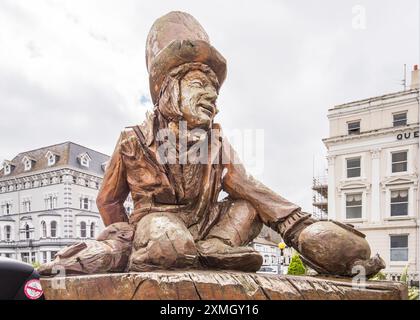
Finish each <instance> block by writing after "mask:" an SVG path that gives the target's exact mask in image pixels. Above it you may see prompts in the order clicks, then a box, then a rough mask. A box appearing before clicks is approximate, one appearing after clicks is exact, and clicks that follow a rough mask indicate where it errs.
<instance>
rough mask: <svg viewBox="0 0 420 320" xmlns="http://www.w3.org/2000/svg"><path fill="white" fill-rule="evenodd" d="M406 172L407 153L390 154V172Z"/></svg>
mask: <svg viewBox="0 0 420 320" xmlns="http://www.w3.org/2000/svg"><path fill="white" fill-rule="evenodd" d="M405 171H407V151H402V152H394V153H392V172H393V173H394V172H405Z"/></svg>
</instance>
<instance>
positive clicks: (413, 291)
mask: <svg viewBox="0 0 420 320" xmlns="http://www.w3.org/2000/svg"><path fill="white" fill-rule="evenodd" d="M408 300H419V288H416V287H409V288H408Z"/></svg>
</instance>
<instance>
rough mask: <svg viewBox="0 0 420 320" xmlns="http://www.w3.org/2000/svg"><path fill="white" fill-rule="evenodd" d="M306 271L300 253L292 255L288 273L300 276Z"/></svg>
mask: <svg viewBox="0 0 420 320" xmlns="http://www.w3.org/2000/svg"><path fill="white" fill-rule="evenodd" d="M305 273H306V268H305V266H304V265H303V262H302V260H300V257H299V254H298V253H295V254H293V256H292V260H291V261H290V265H289V268H288V269H287V274H290V275H295V276H300V275H304V274H305Z"/></svg>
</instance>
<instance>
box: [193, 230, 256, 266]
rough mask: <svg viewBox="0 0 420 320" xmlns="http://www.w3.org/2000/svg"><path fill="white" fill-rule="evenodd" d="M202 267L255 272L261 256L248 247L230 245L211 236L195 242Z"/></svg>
mask: <svg viewBox="0 0 420 320" xmlns="http://www.w3.org/2000/svg"><path fill="white" fill-rule="evenodd" d="M197 249H198V252H199V260H200V264H201V266H202V268H205V269H222V270H235V271H244V272H256V271H258V270H259V269H260V268H261V265H262V263H263V258H262V256H261V255H260V254H259V253H258V252H257V251H255V250H254V249H252V248H250V247H231V246H229V245H227V244H225V243H224V242H223V241H221V240H219V239H217V238H212V239H208V240H203V241H199V242H198V243H197Z"/></svg>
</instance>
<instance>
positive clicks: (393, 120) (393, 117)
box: [392, 111, 408, 128]
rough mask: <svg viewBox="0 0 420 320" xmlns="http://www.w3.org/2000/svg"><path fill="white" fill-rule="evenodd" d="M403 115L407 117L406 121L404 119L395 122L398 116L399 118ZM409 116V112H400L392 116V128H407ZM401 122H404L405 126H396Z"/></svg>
mask: <svg viewBox="0 0 420 320" xmlns="http://www.w3.org/2000/svg"><path fill="white" fill-rule="evenodd" d="M402 114H404V115H405V119H403V120H395V117H396V116H399V115H402ZM407 115H408V112H407V111H398V112H395V113H393V114H392V127H394V128H396V127H404V126H406V125H407V123H408V117H407ZM401 121H404V124H397V125H396V122H401Z"/></svg>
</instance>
